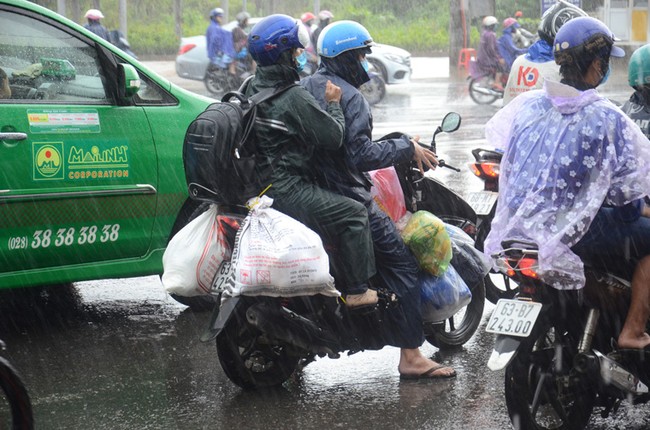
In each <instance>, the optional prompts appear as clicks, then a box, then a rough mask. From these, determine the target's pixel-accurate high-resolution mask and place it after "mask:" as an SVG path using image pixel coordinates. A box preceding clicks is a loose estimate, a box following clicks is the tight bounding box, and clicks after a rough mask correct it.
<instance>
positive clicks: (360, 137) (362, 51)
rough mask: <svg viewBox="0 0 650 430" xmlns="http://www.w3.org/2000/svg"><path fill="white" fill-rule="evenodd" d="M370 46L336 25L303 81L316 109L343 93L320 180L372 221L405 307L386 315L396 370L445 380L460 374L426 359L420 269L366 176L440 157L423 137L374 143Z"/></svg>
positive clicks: (361, 33)
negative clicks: (334, 91)
mask: <svg viewBox="0 0 650 430" xmlns="http://www.w3.org/2000/svg"><path fill="white" fill-rule="evenodd" d="M372 45H373V41H372V37H371V36H370V33H368V30H366V29H365V28H364V27H363V26H362V25H361V24H359V23H357V22H354V21H338V22H335V23H332V24H330V25H328V26H327V27H325V29H324V30H323V31H322V33H321V34H320V37H319V39H318V44H317V50H318V54H319V55H320V57H321V65H320V68H319V69H318V71H317V72H316V74H314V75H311V76H309V77H306V78H303V80H302V81H301V85H303V86H304V87H305V88H306V89H307V90H308V91H309V92H310V93H311V94H312V95H314V97H315V98H316V99H317V100H318V101H319V103H320V105H321V107H325V106H327V104H328V102H327V100H326V99H325V98H324V97H323V92H324V89H325V88H326V86H327V84H328V82H333V83H334V84H335V85H337V86H339V87H341V91H342V96H341V106H342V108H343V114H344V115H345V140H344V148H343V150H342V151H339V152H335V153H332V152H330V153H327V154H322V153H321V154H320V157H319V160H318V163H319V173H320V175H321V176H322V177H321V181H322V183H323V184H324V186H325V187H327V188H328V189H330V190H333V191H335V192H336V193H339V194H342V195H345V196H348V197H351V198H353V199H354V200H356V201H358V202H361V203H363V205H364V206H365V208H366V209H367V216H368V217H369V219H370V229H371V232H372V238H373V243H374V254H375V259H376V261H377V271H378V274H379V278H380V279H381V280H382V281H383V282H384V283H385V284H386V285H387V287H388V289H389V290H390V291H391V292H392V293H394V294H396V295H397V297H398V300H399V303H400V304H401V306H400V307H398V308H395V309H392V310H391V309H389V310H387V319H388V321H387V323H386V324H385V326H384V327H382V330H384V331H385V340H386V343H387V344H389V345H393V346H397V347H400V348H401V353H400V362H399V365H398V370H399V373H400V376H401V377H402V378H404V379H417V378H448V377H453V376H455V375H456V372H455V371H454V370H453V369H451V368H449V367H445V366H443V365H440V364H438V363H436V362H435V361H433V360H430V359H428V358H426V357H424V356H423V355H422V353H421V352H420V350H419V347H420V345H422V343H423V342H424V334H423V330H422V316H421V313H420V289H419V287H418V285H417V275H418V265H417V261H416V260H415V257H414V256H413V254H411V252H410V250H409V249H408V248H407V247H406V245H405V244H404V242H403V241H402V238H401V237H400V235H399V233H398V231H397V229H396V227H395V224H394V223H393V222H392V221H391V219H390V218H389V217H388V215H386V213H384V212H383V211H382V210H381V209H380V208H379V207H378V205H377V203H376V202H375V200H374V199H373V198H372V197H371V195H370V187H371V185H372V183H371V181H370V179H369V177H368V175H367V174H366V173H364V172H367V171H369V170H375V169H380V168H383V167H389V166H393V165H395V164H398V163H403V162H408V161H410V160H415V161H416V162H417V164H418V166H420V168H421V169H422V166H423V165H426V166H427V167H429V168H434V167H435V165H436V164H437V159H436V157H435V154H434V153H433V152H431V151H429V150H428V149H424V148H423V147H421V146H420V145H419V144H418V139H419V138H418V137H416V138H413V139H409V138H408V137H406V136H403V137H401V138H398V139H387V140H381V141H376V142H373V141H372V140H371V137H372V115H371V112H370V108H369V106H368V103H367V101H366V100H365V98H364V97H363V95H362V94H361V93H360V92H359V90H358V88H359V87H360V86H361V85H362V84H364V83H365V82H367V81H368V80H369V77H368V73H367V68H368V64H367V60H366V58H365V56H366V54H368V53H369V52H370V49H371V48H370V47H371V46H372Z"/></svg>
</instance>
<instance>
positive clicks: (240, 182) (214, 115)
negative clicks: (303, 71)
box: [183, 81, 296, 205]
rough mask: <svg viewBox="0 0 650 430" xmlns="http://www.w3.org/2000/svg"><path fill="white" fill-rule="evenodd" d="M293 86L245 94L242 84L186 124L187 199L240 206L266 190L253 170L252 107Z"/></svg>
mask: <svg viewBox="0 0 650 430" xmlns="http://www.w3.org/2000/svg"><path fill="white" fill-rule="evenodd" d="M247 84H248V81H247V82H245V83H244V85H242V88H245V86H246V85H247ZM295 85H296V84H291V85H288V86H285V87H279V88H267V89H264V90H262V91H260V92H259V93H257V94H254V95H252V96H250V97H248V98H247V97H246V96H245V95H244V94H243V92H244V91H243V90H242V88H240V91H231V92H229V93H227V94H225V95H224V96H223V97H222V99H221V102H218V103H213V104H211V105H210V106H208V107H207V108H206V110H205V111H203V112H202V113H201V114H199V116H198V117H196V119H194V121H192V122H191V123H190V125H189V127H188V128H187V132H186V133H185V141H184V142H183V164H184V167H185V180H186V181H187V186H188V191H189V194H190V198H192V199H194V200H200V201H208V202H212V203H218V204H226V205H242V204H244V203H245V202H246V201H247V200H248V199H249V198H251V197H255V196H257V195H259V194H260V193H261V192H262V191H263V190H264V189H265V188H266V186H267V185H268V184H265V183H262V181H261V180H260V178H259V176H258V174H257V173H256V171H255V164H256V145H255V142H254V138H253V136H255V133H253V134H251V131H252V129H253V126H254V124H255V116H256V113H257V106H258V105H259V104H260V103H262V102H264V101H266V100H269V99H271V98H273V97H275V96H277V95H279V94H281V93H282V92H284V91H286V90H287V89H289V88H291V87H293V86H295ZM233 99H235V100H236V101H234V102H233V101H232V100H233Z"/></svg>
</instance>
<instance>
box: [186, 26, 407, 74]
mask: <svg viewBox="0 0 650 430" xmlns="http://www.w3.org/2000/svg"><path fill="white" fill-rule="evenodd" d="M261 19H262V18H250V19H249V20H248V28H247V29H246V32H249V31H250V29H251V28H252V27H253V26H254V25H255V24H256V23H258V22H259V21H260V20H261ZM235 26H237V21H230V22H229V23H228V24H226V25H224V26H223V28H224V29H226V30H228V31H232V29H233V28H235ZM366 58H367V59H368V62H369V63H370V64H371V66H372V67H373V68H374V69H375V71H377V73H379V74H381V76H382V78H384V81H385V82H386V83H388V84H401V83H405V82H408V81H409V80H410V78H411V54H410V53H409V52H408V51H406V50H404V49H401V48H398V47H396V46H391V45H384V44H381V43H378V44H376V46H373V47H372V53H371V54H368V55H367V56H366ZM208 62H209V60H208V53H207V49H206V46H205V36H204V35H203V36H190V37H183V38H181V44H180V48H179V50H178V55H177V56H176V74H177V75H178V76H180V77H181V78H185V79H194V80H198V81H202V80H203V78H204V77H205V71H206V70H207V68H208Z"/></svg>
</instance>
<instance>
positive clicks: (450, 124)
mask: <svg viewBox="0 0 650 430" xmlns="http://www.w3.org/2000/svg"><path fill="white" fill-rule="evenodd" d="M459 127H460V115H459V114H457V113H456V112H449V113H448V114H447V115H445V117H444V119H443V120H442V125H441V128H442V131H444V132H445V133H451V132H453V131H456V130H458V128H459Z"/></svg>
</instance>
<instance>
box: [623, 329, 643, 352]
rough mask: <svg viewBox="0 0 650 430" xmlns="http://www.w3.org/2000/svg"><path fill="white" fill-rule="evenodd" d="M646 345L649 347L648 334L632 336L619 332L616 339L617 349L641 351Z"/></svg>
mask: <svg viewBox="0 0 650 430" xmlns="http://www.w3.org/2000/svg"><path fill="white" fill-rule="evenodd" d="M648 345H650V335H648V333H643V334H642V335H641V336H634V335H628V334H627V333H625V332H621V334H620V336H619V337H618V348H619V349H643V348H645V347H646V346H648Z"/></svg>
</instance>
